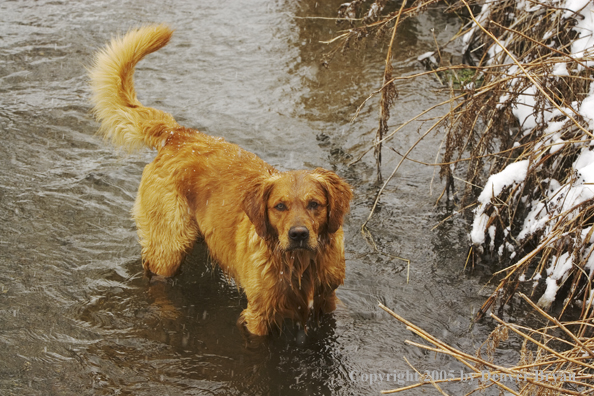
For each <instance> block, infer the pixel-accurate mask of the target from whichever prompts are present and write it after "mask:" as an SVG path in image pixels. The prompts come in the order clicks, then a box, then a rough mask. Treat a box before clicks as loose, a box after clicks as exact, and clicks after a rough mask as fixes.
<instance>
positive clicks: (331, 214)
mask: <svg viewBox="0 0 594 396" xmlns="http://www.w3.org/2000/svg"><path fill="white" fill-rule="evenodd" d="M352 196H353V193H352V191H351V187H350V186H349V185H348V184H347V183H346V182H345V181H343V180H342V179H341V178H340V177H338V176H337V175H336V174H335V173H334V172H331V171H328V170H325V169H322V168H317V169H315V170H313V171H291V172H284V173H278V174H274V175H272V176H269V177H267V178H262V179H260V180H258V181H256V182H255V183H254V185H252V186H250V188H249V190H248V191H247V192H246V194H245V197H244V200H243V210H244V211H245V213H246V214H247V215H248V217H249V218H250V220H251V222H252V223H253V224H254V226H255V227H256V232H257V233H258V235H259V236H260V237H262V238H264V239H267V240H277V242H278V246H279V247H280V249H282V250H284V251H290V250H298V249H305V250H311V251H315V250H316V249H317V248H318V243H319V240H320V237H323V236H325V235H327V234H333V233H335V232H336V231H338V229H339V228H340V227H341V226H342V219H343V217H344V215H345V214H346V213H347V212H348V210H349V205H350V201H351V198H352Z"/></svg>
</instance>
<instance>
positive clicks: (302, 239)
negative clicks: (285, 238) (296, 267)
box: [289, 226, 311, 250]
mask: <svg viewBox="0 0 594 396" xmlns="http://www.w3.org/2000/svg"><path fill="white" fill-rule="evenodd" d="M289 241H290V243H291V246H290V249H291V250H293V249H307V250H310V249H311V247H310V246H309V243H308V242H309V230H308V229H307V227H303V226H295V227H291V228H290V229H289Z"/></svg>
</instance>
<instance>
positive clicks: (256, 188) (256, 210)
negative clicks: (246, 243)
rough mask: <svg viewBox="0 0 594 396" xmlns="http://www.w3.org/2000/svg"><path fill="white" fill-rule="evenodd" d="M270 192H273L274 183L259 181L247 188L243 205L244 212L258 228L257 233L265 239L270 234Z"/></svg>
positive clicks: (265, 180) (261, 179)
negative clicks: (268, 206) (268, 205)
mask: <svg viewBox="0 0 594 396" xmlns="http://www.w3.org/2000/svg"><path fill="white" fill-rule="evenodd" d="M270 190H272V183H271V182H270V181H269V180H267V179H264V178H260V179H257V180H255V181H253V182H252V183H250V184H249V185H248V186H246V191H245V194H244V196H243V201H242V204H241V206H242V209H243V211H244V212H245V214H247V216H248V217H249V219H250V221H251V222H252V224H253V225H254V226H255V227H256V233H257V234H258V235H259V236H260V237H261V238H264V239H266V238H267V237H268V236H269V234H270V225H269V223H268V210H267V204H268V196H269V195H270Z"/></svg>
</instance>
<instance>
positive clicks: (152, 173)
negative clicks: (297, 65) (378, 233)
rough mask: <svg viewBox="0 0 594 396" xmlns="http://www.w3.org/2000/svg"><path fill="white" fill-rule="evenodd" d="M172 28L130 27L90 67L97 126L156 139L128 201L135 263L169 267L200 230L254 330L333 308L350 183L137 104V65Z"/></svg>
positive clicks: (116, 136)
mask: <svg viewBox="0 0 594 396" xmlns="http://www.w3.org/2000/svg"><path fill="white" fill-rule="evenodd" d="M172 33H173V32H172V30H171V29H170V28H168V27H167V26H165V25H154V26H146V27H142V28H140V29H136V30H132V31H130V32H128V33H127V34H126V35H125V36H124V37H122V38H115V39H113V40H112V42H111V44H109V45H108V46H107V47H106V48H105V49H103V50H102V51H100V52H98V53H97V55H96V58H95V62H94V65H93V66H92V68H91V69H90V72H89V74H90V80H91V88H92V91H93V99H92V100H93V104H94V113H95V116H96V118H97V120H98V121H100V122H101V129H100V133H102V134H103V135H104V137H105V138H106V139H108V140H111V141H112V142H113V143H114V144H116V145H119V146H123V147H126V148H129V149H133V148H137V147H140V146H148V147H151V148H155V149H156V150H157V156H156V158H155V160H154V161H153V162H151V163H150V164H148V165H147V166H146V167H145V169H144V172H143V174H142V181H141V182H140V186H139V190H138V196H137V198H136V202H135V204H134V209H133V216H134V219H135V220H136V225H137V229H138V236H139V240H140V244H141V246H142V260H143V266H144V268H145V270H146V271H147V273H149V274H150V273H153V274H158V275H162V276H173V275H175V274H176V272H177V271H178V269H179V267H180V265H181V263H182V260H183V258H184V256H185V254H186V253H187V252H188V251H189V250H190V249H192V246H193V244H194V242H195V241H196V239H197V238H198V237H199V236H201V237H202V238H204V240H205V241H206V244H207V246H208V248H209V252H210V255H211V257H212V258H213V261H214V262H216V263H218V265H220V267H221V268H222V269H223V271H224V272H225V273H227V274H229V275H230V276H232V277H233V279H234V280H235V281H236V283H237V284H238V285H239V286H240V287H241V288H242V289H243V290H244V292H245V294H246V296H247V300H248V305H247V308H246V309H245V310H244V311H243V312H242V313H241V316H240V319H239V321H238V323H239V324H242V325H243V326H245V328H246V329H247V330H248V331H249V332H250V333H251V334H255V335H266V334H269V333H270V331H271V330H272V329H273V328H275V327H278V328H280V327H281V325H282V322H283V320H284V319H292V320H297V321H299V322H301V323H302V324H303V326H304V327H305V325H306V322H307V320H308V317H309V316H310V314H311V313H313V315H315V316H316V317H318V315H319V314H321V313H326V312H330V311H333V310H334V309H335V307H336V301H337V300H336V296H335V289H336V288H337V287H338V286H339V285H341V284H342V283H343V280H344V276H345V261H344V243H343V231H342V222H343V216H344V215H345V214H346V213H347V212H348V210H349V204H350V200H351V198H352V192H351V188H350V186H349V185H348V184H347V183H346V182H344V181H343V180H342V179H341V178H339V177H338V176H337V175H336V174H335V173H333V172H331V171H328V170H324V169H321V168H317V169H314V170H311V171H308V170H299V171H290V172H279V171H278V170H276V169H275V168H273V167H272V166H270V165H268V164H267V163H266V162H264V161H263V160H261V159H260V158H259V157H257V156H256V155H255V154H253V153H250V152H247V151H245V150H243V149H241V148H240V147H238V146H237V145H235V144H231V143H228V142H226V141H225V140H224V139H222V138H218V137H212V136H208V135H205V134H203V133H201V132H198V131H196V130H192V129H189V128H185V127H183V126H180V125H178V124H177V122H176V121H175V120H174V118H173V117H172V116H171V115H170V114H167V113H165V112H163V111H160V110H157V109H153V108H149V107H144V106H143V105H142V104H141V103H140V102H139V101H138V99H137V98H136V92H135V90H134V80H133V75H134V67H135V65H136V64H137V63H138V62H139V61H140V60H141V59H142V58H143V57H144V56H145V55H147V54H150V53H151V52H154V51H156V50H158V49H160V48H161V47H163V46H165V45H166V44H167V43H168V42H169V40H170V38H171V35H172Z"/></svg>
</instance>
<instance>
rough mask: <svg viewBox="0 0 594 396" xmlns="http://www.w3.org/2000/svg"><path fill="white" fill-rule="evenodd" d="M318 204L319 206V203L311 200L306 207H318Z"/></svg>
mask: <svg viewBox="0 0 594 396" xmlns="http://www.w3.org/2000/svg"><path fill="white" fill-rule="evenodd" d="M318 206H320V204H319V203H317V202H316V201H311V202H310V203H309V205H307V207H308V208H310V209H317V208H318Z"/></svg>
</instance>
